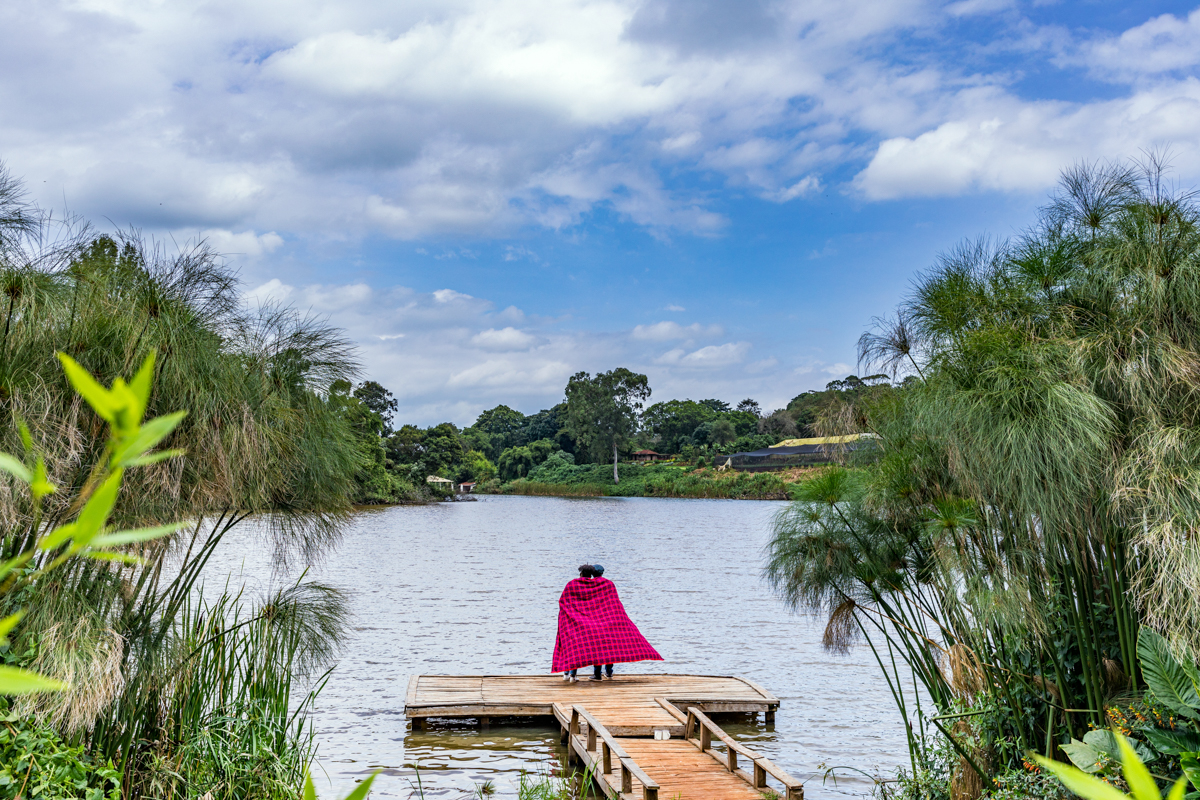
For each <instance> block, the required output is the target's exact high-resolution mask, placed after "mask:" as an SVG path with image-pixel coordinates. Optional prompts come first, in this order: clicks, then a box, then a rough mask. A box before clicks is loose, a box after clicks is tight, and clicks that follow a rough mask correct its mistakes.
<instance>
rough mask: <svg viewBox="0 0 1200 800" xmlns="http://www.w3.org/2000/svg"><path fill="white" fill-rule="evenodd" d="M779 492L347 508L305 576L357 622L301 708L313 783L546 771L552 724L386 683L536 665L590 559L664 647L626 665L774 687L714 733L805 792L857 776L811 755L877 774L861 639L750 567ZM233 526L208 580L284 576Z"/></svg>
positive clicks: (396, 793)
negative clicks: (427, 716) (437, 701)
mask: <svg viewBox="0 0 1200 800" xmlns="http://www.w3.org/2000/svg"><path fill="white" fill-rule="evenodd" d="M780 505H781V504H779V503H767V502H749V501H735V500H664V499H649V498H545V497H481V498H480V499H479V502H476V503H442V504H438V505H434V506H417V507H397V508H386V509H368V510H364V511H362V512H361V513H359V514H358V515H356V517H355V519H354V522H353V523H352V525H351V526H350V528H349V529H348V531H347V534H346V537H345V540H344V542H343V543H342V544H341V546H340V547H339V548H338V550H337V551H336V552H335V553H333V554H332V555H331V556H329V557H328V558H327V559H326V560H325V562H324V563H322V564H321V565H319V566H318V567H316V568H314V569H313V570H312V571H311V572H310V573H309V576H310V578H312V579H317V580H321V581H324V582H327V583H331V584H333V585H336V586H339V587H342V588H346V589H351V590H352V591H353V592H354V594H353V597H352V601H351V607H352V609H353V611H354V613H355V625H356V627H355V628H354V630H353V634H352V637H351V640H350V643H349V645H348V646H347V648H346V650H345V652H344V653H343V656H342V659H341V661H340V663H339V664H338V667H337V669H336V670H335V671H334V673H333V676H332V678H331V679H330V681H329V683H328V684H327V685H326V687H325V690H324V691H323V692H322V694H321V696H320V698H319V700H318V703H317V707H316V711H315V713H314V715H313V724H314V730H315V732H316V737H317V741H318V742H319V761H320V768H318V769H317V770H315V774H314V780H315V781H316V782H317V783H318V785H320V784H325V785H324V786H321V794H322V795H323V796H324V797H326V798H330V797H337V796H341V795H343V794H345V793H346V792H348V791H349V789H350V788H351V787H352V786H353V785H354V783H355V782H356V781H360V780H362V779H363V777H364V776H366V775H369V774H370V773H371V772H373V771H374V770H376V769H382V770H383V774H382V775H381V776H380V779H379V780H378V781H377V782H376V784H375V785H376V791H375V792H373V793H372V795H373V796H375V797H381V798H382V797H409V796H411V795H412V792H413V790H414V788H415V787H416V785H417V781H418V776H419V780H420V783H421V786H422V787H423V789H424V791H425V795H426V796H427V797H431V798H433V797H460V796H462V794H463V793H464V792H467V791H470V790H471V789H472V787H473V786H475V785H476V784H479V783H482V782H483V781H489V780H490V781H493V782H494V784H495V786H496V789H497V794H498V795H499V796H502V797H503V796H510V797H511V796H515V794H516V792H515V788H514V787H515V784H516V782H517V780H518V779H519V775H520V773H521V771H522V770H524V771H528V772H533V773H537V772H547V771H557V770H558V769H560V768H561V764H562V761H563V759H564V757H565V753H564V752H563V751H562V750H561V748H560V747H559V745H558V740H557V732H556V731H554V730H551V729H549V728H546V727H543V726H540V725H538V724H534V723H516V724H512V725H508V724H505V725H503V726H501V725H495V724H494V725H492V727H491V729H490V730H488V731H480V730H479V729H478V728H475V727H472V726H469V725H465V724H461V723H434V724H433V725H432V726H431V728H430V730H428V731H423V732H418V733H415V734H414V733H410V732H409V731H408V724H407V722H406V720H405V719H404V715H403V713H402V710H403V705H404V694H405V691H406V688H407V685H408V679H409V676H411V675H416V674H421V673H446V674H482V673H497V672H500V673H513V674H531V673H542V672H546V671H548V670H549V664H550V656H551V652H552V650H553V647H554V636H555V628H556V625H557V615H558V606H557V604H558V595H559V593H560V592H561V591H562V587H563V584H565V583H566V582H567V581H568V580H570V579H571V578H572V577H575V575H576V574H577V573H576V571H575V567H576V566H577V565H579V564H580V563H583V562H587V561H599V562H601V563H603V564H604V566H605V569H606V572H605V576H606V577H609V578H611V579H612V580H613V581H614V582H615V583H616V584H617V587H618V589H619V590H620V592H621V600H622V602H623V603H624V604H625V608H626V610H627V611H628V612H629V615H630V616H631V617H632V618H633V620H634V621H635V622H636V623H637V624H638V626H639V627H640V628H641V629H642V632H643V633H644V634H645V635H646V637H647V638H648V639H649V640H650V641H651V643H653V644H654V645H655V647H656V648H657V649H658V650H659V652H660V653H662V655H663V657H664V658H665V659H666V661H664V662H655V663H648V664H639V665H636V666H635V665H629V666H627V667H624V669H625V670H628V671H633V670H635V669H636V670H637V671H644V672H694V673H700V674H712V675H718V674H725V675H729V674H734V675H743V676H745V677H747V678H750V679H751V680H754V681H756V682H757V683H760V684H762V685H763V686H765V687H766V688H767V689H769V690H770V691H772V692H773V693H774V694H776V695H777V696H778V697H779V698H780V700H781V701H782V706H781V708H780V711H779V715H778V718H777V720H776V725H775V726H774V728H773V729H768V728H766V727H765V726H764V725H762V723H760V722H757V721H755V722H751V721H750V720H749V719H748V718H745V719H744V720H742V721H733V722H730V723H729V724H728V726H727V727H726V730H728V731H729V732H730V733H731V734H732V735H734V736H736V737H737V738H739V739H742V740H745V741H747V742H753V746H754V747H755V749H758V750H760V751H762V752H763V753H764V754H765V755H767V756H768V757H769V758H770V759H771V760H773V761H774V762H775V763H777V764H779V765H780V766H782V767H783V768H785V769H787V770H788V771H789V772H791V773H792V774H793V775H796V776H797V777H800V778H802V779H809V778H811V780H810V782H809V783H808V784H807V786H806V788H805V795H806V796H807V797H810V798H821V797H847V796H851V797H853V796H861V795H864V794H868V793H869V791H870V785H869V783H868V782H866V781H865V780H863V779H861V778H858V777H855V776H852V775H846V776H845V777H844V778H842V779H841V780H839V781H838V784H837V786H833V785H831V784H829V783H825V785H822V781H821V778H820V765H826V766H839V765H845V766H852V767H857V768H859V769H863V770H865V771H867V772H875V771H877V770H880V769H882V770H885V771H890V770H891V769H892V768H893V767H894V766H895V765H897V764H900V763H901V762H902V761H903V760H904V759H905V758H906V756H905V753H906V750H905V745H904V734H903V728H902V726H901V723H900V721H899V719H898V717H897V714H896V711H895V708H894V706H893V705H892V701H891V697H890V695H889V694H888V693H887V689H886V686H884V685H883V682H882V679H881V678H880V677H879V675H878V674H877V672H876V670H877V667H876V666H875V665H874V662H873V660H871V658H870V653H869V651H866V652H863V651H861V650H860V651H856V652H854V653H852V654H851V655H850V656H849V657H838V656H833V655H829V654H827V653H825V652H824V651H823V650H822V648H821V645H820V640H821V630H820V627H819V625H816V624H813V623H810V622H808V621H806V620H804V619H802V618H799V617H796V616H794V615H793V614H791V613H789V612H788V610H787V609H786V608H785V607H784V606H783V605H782V604H781V603H780V602H779V601H778V600H776V599H775V598H774V597H773V596H772V595H771V593H770V591H769V590H768V589H767V587H766V586H765V584H764V583H763V581H762V579H761V569H762V549H763V545H764V544H765V543H766V540H767V535H768V527H769V524H770V520H771V516H772V514H774V513H775V511H776V509H777V508H778V507H779V506H780ZM241 541H242V542H244V543H245V544H243V545H241V546H240V549H239V546H238V545H234V544H231V545H230V546H228V547H226V549H225V551H224V552H222V553H219V554H217V556H215V557H214V559H213V562H211V563H210V564H209V567H208V569H207V570H206V575H207V576H208V577H209V582H210V585H212V584H218V585H223V584H224V577H225V575H227V574H229V573H231V572H235V573H239V574H240V575H241V576H242V578H243V579H244V580H245V582H246V584H247V586H248V588H249V589H250V590H251V591H263V592H265V591H267V590H269V589H270V588H272V587H273V586H277V585H280V584H283V583H284V582H286V581H288V579H289V578H288V576H287V575H283V574H280V573H278V572H275V571H274V570H273V569H272V561H271V558H270V553H269V551H268V550H267V549H266V547H265V545H262V544H256V543H254V541H255V537H253V536H248V535H243V536H242V537H241ZM291 579H292V580H294V579H295V578H294V575H293V576H292V577H291ZM619 668H620V667H619ZM414 765H418V766H419V770H418V771H416V772H414V769H413V766H414ZM322 773H324V775H326V776H327V778H328V781H327V782H326V781H325V780H323V779H322ZM813 776H815V777H813Z"/></svg>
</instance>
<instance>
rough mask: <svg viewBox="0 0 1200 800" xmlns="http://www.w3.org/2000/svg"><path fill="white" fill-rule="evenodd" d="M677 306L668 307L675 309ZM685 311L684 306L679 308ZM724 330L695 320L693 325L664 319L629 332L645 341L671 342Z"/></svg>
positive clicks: (707, 335) (718, 332) (715, 333)
mask: <svg viewBox="0 0 1200 800" xmlns="http://www.w3.org/2000/svg"><path fill="white" fill-rule="evenodd" d="M676 308H677V307H675V308H672V307H668V310H671V311H674V310H676ZM678 310H679V311H683V309H682V308H678ZM722 333H724V331H723V330H722V328H721V326H720V325H701V324H700V323H699V322H693V323H692V324H691V325H680V324H679V323H678V322H672V321H670V320H664V321H663V322H656V323H654V324H653V325H638V326H636V327H635V328H634V329H633V331H632V332H631V333H630V334H629V335H630V337H632V338H633V339H637V340H640V341H645V342H669V341H671V340H673V339H695V338H700V337H710V336H720V335H721V334H722Z"/></svg>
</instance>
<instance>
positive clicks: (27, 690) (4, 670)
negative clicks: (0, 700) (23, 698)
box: [0, 664, 67, 695]
mask: <svg viewBox="0 0 1200 800" xmlns="http://www.w3.org/2000/svg"><path fill="white" fill-rule="evenodd" d="M66 688H67V684H65V683H63V682H62V681H56V680H54V679H53V678H47V677H45V676H44V675H38V674H37V673H36V672H30V671H29V670H26V669H17V668H16V667H6V666H4V665H2V664H0V695H4V694H36V693H38V692H61V691H62V690H63V689H66Z"/></svg>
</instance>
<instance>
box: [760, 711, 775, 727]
mask: <svg viewBox="0 0 1200 800" xmlns="http://www.w3.org/2000/svg"><path fill="white" fill-rule="evenodd" d="M763 721H764V722H766V723H767V724H768V725H774V724H775V708H774V707H771V708H768V709H767V710H766V712H765V713H764V714H763Z"/></svg>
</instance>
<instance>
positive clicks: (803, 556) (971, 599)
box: [767, 162, 1200, 797]
mask: <svg viewBox="0 0 1200 800" xmlns="http://www.w3.org/2000/svg"><path fill="white" fill-rule="evenodd" d="M1197 319H1200V212H1198V210H1197V207H1196V204H1195V203H1194V201H1193V199H1192V198H1191V197H1190V196H1188V195H1186V194H1172V193H1171V191H1170V190H1169V187H1168V185H1167V183H1166V181H1165V179H1164V177H1163V172H1162V169H1161V165H1159V164H1157V163H1154V162H1150V163H1148V164H1146V165H1144V166H1143V167H1141V168H1125V167H1120V166H1104V167H1079V168H1076V169H1073V170H1071V171H1068V173H1066V174H1065V175H1064V178H1063V183H1062V186H1061V189H1060V191H1059V193H1058V194H1057V195H1056V196H1055V197H1054V199H1053V201H1052V203H1051V204H1050V205H1049V206H1048V207H1047V208H1046V209H1045V210H1044V212H1043V214H1042V216H1041V218H1040V219H1039V221H1038V223H1037V224H1036V225H1035V226H1034V228H1033V229H1032V230H1030V231H1029V232H1028V233H1027V234H1026V235H1024V236H1022V237H1021V238H1020V239H1019V240H1018V241H1017V242H1015V243H1012V244H1008V243H1005V244H993V243H989V242H987V241H979V242H971V243H967V244H964V245H962V246H961V247H959V248H957V249H956V250H954V251H952V252H951V253H949V254H947V255H945V256H943V257H942V258H941V259H940V260H939V262H938V263H937V264H936V265H935V267H934V268H933V269H931V270H930V271H929V272H927V273H925V274H923V275H921V276H919V278H918V279H917V281H916V284H915V286H914V289H913V291H912V293H911V295H910V297H909V298H908V299H907V300H906V301H905V302H904V303H903V304H902V305H901V307H900V308H899V310H898V311H897V314H896V316H895V317H894V318H892V319H891V320H887V321H880V322H879V324H878V325H877V326H876V328H875V330H873V331H872V332H870V333H868V334H866V335H864V337H863V339H862V340H861V342H860V352H861V355H862V358H863V360H864V362H866V363H873V364H878V365H880V366H882V367H884V368H886V369H888V370H889V372H892V373H904V372H907V373H908V374H909V378H910V379H909V380H907V381H905V382H904V383H903V384H902V385H901V386H900V387H895V386H887V385H880V386H874V387H867V388H866V389H864V390H863V391H861V392H860V393H859V394H858V395H857V397H854V398H852V399H851V400H850V401H849V402H844V403H840V404H835V405H833V406H830V407H827V408H826V409H825V412H824V413H823V416H822V417H821V418H820V419H819V420H818V423H817V424H818V426H819V427H820V428H821V432H822V433H824V434H833V433H850V432H859V431H864V430H865V431H870V432H872V433H874V434H876V435H877V436H878V437H879V439H878V442H879V444H880V448H879V450H878V452H877V454H876V455H875V456H874V461H873V462H872V463H869V464H862V465H861V467H860V468H858V469H851V470H832V471H830V472H828V473H825V474H823V475H822V476H820V477H819V478H817V479H815V480H813V481H811V482H809V483H808V484H806V485H805V486H803V487H802V488H801V489H800V490H799V491H798V497H799V500H800V502H798V503H797V504H795V505H794V506H793V507H791V508H789V509H788V510H786V511H785V512H784V513H782V514H781V515H780V516H779V518H778V519H777V520H776V523H775V535H774V538H773V541H772V543H771V547H770V552H769V560H768V565H767V577H768V578H769V580H770V581H771V582H772V584H773V585H774V587H775V588H776V589H777V591H778V592H779V593H780V594H781V595H782V596H783V597H784V598H785V599H786V600H788V601H789V602H790V603H792V604H793V605H794V606H796V607H797V608H802V609H807V610H809V611H811V612H814V613H821V614H823V615H825V617H826V619H827V627H826V632H825V641H826V645H827V646H828V647H830V648H831V649H833V650H844V649H846V648H847V647H849V646H850V645H851V644H852V643H854V642H855V641H858V640H864V641H866V642H867V643H868V644H869V646H870V647H871V648H872V650H873V652H874V654H875V656H876V658H877V659H878V662H879V665H880V668H881V670H882V672H883V674H884V675H885V677H886V679H887V682H888V685H889V687H890V689H891V691H892V693H893V697H894V698H895V700H896V703H897V705H898V707H899V709H900V710H901V712H902V713H903V714H904V716H905V717H906V719H907V720H908V722H909V724H908V725H907V728H906V729H907V731H908V736H909V749H910V757H911V765H910V769H911V774H913V775H917V774H925V773H928V772H929V771H930V769H931V767H932V764H933V762H934V761H935V760H936V759H935V758H934V756H933V753H934V752H935V751H936V747H935V746H934V745H933V743H934V742H936V741H938V740H945V741H946V742H948V743H949V745H950V746H951V747H952V748H953V749H954V752H955V754H956V756H957V758H956V761H957V763H955V764H954V765H953V768H952V772H953V780H952V784H953V788H954V791H955V793H956V796H957V797H976V796H979V795H980V794H981V793H983V792H985V791H989V790H993V791H994V790H995V789H996V788H997V787H996V786H995V780H994V779H995V776H997V775H1004V774H1007V773H1009V772H1012V771H1016V770H1020V769H1021V764H1022V760H1023V758H1024V753H1025V752H1027V751H1029V750H1034V751H1037V752H1041V753H1042V754H1044V755H1045V756H1057V755H1058V752H1059V748H1060V746H1066V747H1067V748H1069V747H1071V745H1070V743H1071V741H1072V739H1074V740H1076V741H1078V742H1080V743H1083V744H1087V739H1086V736H1087V735H1088V731H1089V727H1094V728H1101V727H1105V725H1106V710H1107V709H1108V708H1109V707H1110V705H1112V704H1113V703H1114V702H1115V700H1116V699H1117V698H1120V697H1123V696H1128V695H1129V694H1130V693H1134V694H1135V695H1140V694H1141V693H1142V692H1144V691H1145V689H1146V688H1147V686H1148V685H1149V686H1150V688H1151V689H1153V690H1154V691H1153V692H1152V693H1151V694H1152V695H1157V693H1158V690H1159V688H1158V687H1156V686H1154V685H1153V682H1152V681H1153V677H1152V675H1151V672H1150V671H1149V670H1148V666H1147V661H1146V659H1145V658H1144V654H1143V652H1141V650H1140V648H1139V637H1140V633H1141V631H1143V629H1145V628H1146V627H1150V628H1153V629H1155V630H1158V631H1160V632H1161V633H1162V634H1163V635H1164V636H1165V641H1166V643H1167V644H1168V645H1169V646H1170V647H1173V648H1175V649H1176V651H1177V652H1185V651H1186V650H1188V649H1189V648H1191V649H1192V650H1193V651H1194V648H1195V645H1196V644H1197V642H1198V640H1200V627H1198V626H1196V624H1195V620H1196V619H1200V591H1198V589H1200V550H1198V549H1197V546H1196V539H1195V531H1196V530H1197V529H1200V500H1198V498H1200V491H1197V489H1198V488H1200V478H1198V473H1196V470H1195V465H1196V464H1197V463H1200V395H1197V393H1196V392H1195V389H1194V387H1195V386H1196V385H1197V380H1198V379H1200V327H1197V326H1196V324H1195V320H1197ZM1189 658H1190V656H1189ZM914 683H915V684H916V687H914V686H913V684H914ZM917 687H919V689H920V691H919V692H915V693H914V691H913V689H914V688H917ZM922 697H924V698H928V700H927V701H923V700H922V699H921V698H922ZM1157 699H1158V700H1160V701H1161V700H1162V698H1161V697H1159V698H1157ZM928 701H932V707H929V702H928ZM964 715H969V716H964ZM960 723H961V724H960ZM975 723H978V724H977V725H976V724H975ZM1096 738H1097V737H1093V740H1095V739H1096Z"/></svg>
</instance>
